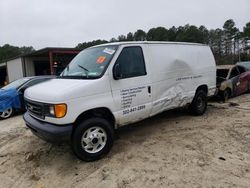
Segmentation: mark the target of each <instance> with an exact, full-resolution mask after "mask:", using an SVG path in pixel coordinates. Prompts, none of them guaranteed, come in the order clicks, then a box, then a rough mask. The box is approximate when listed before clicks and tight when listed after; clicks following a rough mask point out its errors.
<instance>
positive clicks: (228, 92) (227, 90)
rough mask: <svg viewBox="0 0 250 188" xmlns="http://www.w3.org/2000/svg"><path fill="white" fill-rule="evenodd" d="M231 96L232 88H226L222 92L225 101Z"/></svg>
mask: <svg viewBox="0 0 250 188" xmlns="http://www.w3.org/2000/svg"><path fill="white" fill-rule="evenodd" d="M230 96H231V91H230V89H226V90H224V91H223V92H222V100H223V102H227V101H228V99H229V98H230Z"/></svg>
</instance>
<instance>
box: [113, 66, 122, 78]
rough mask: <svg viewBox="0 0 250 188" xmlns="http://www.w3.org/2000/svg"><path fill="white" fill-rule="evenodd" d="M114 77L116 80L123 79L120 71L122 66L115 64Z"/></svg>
mask: <svg viewBox="0 0 250 188" xmlns="http://www.w3.org/2000/svg"><path fill="white" fill-rule="evenodd" d="M113 76H114V79H115V80H119V79H121V78H122V74H121V70H120V65H119V64H115V66H114V69H113Z"/></svg>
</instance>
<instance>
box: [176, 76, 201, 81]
mask: <svg viewBox="0 0 250 188" xmlns="http://www.w3.org/2000/svg"><path fill="white" fill-rule="evenodd" d="M201 77H202V75H196V76H185V77H181V78H177V79H176V81H181V80H192V79H196V78H201Z"/></svg>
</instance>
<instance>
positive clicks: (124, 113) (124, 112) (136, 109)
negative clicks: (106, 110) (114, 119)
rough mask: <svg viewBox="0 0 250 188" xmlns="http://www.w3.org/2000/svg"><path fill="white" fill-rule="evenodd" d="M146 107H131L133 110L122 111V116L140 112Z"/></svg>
mask: <svg viewBox="0 0 250 188" xmlns="http://www.w3.org/2000/svg"><path fill="white" fill-rule="evenodd" d="M145 108H146V106H145V105H141V106H137V107H133V108H130V109H127V110H123V113H122V114H123V115H127V114H130V113H134V112H136V111H140V110H143V109H145Z"/></svg>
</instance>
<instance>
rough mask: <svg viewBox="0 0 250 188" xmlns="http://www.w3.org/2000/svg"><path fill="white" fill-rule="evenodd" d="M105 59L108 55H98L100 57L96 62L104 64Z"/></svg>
mask: <svg viewBox="0 0 250 188" xmlns="http://www.w3.org/2000/svg"><path fill="white" fill-rule="evenodd" d="M105 60H106V56H100V57H98V59H97V60H96V63H97V64H102V63H103V62H104V61H105Z"/></svg>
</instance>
